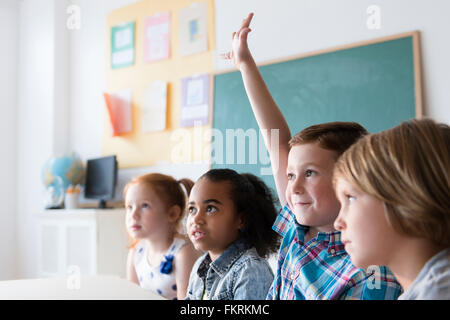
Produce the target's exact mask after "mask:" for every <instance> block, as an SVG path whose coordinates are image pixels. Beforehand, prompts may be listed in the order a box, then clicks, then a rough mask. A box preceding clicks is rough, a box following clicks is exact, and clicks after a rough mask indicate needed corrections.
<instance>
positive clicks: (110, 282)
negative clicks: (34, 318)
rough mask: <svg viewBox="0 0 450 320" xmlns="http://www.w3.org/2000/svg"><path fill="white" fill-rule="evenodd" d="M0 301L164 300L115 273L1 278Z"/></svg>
mask: <svg viewBox="0 0 450 320" xmlns="http://www.w3.org/2000/svg"><path fill="white" fill-rule="evenodd" d="M0 300H164V298H162V297H161V296H159V295H156V294H153V293H151V292H150V291H147V290H144V289H142V288H140V287H139V286H138V285H136V284H134V283H132V282H130V281H128V280H126V279H122V278H119V277H118V276H81V278H80V279H79V281H71V279H70V278H51V279H26V280H11V281H0Z"/></svg>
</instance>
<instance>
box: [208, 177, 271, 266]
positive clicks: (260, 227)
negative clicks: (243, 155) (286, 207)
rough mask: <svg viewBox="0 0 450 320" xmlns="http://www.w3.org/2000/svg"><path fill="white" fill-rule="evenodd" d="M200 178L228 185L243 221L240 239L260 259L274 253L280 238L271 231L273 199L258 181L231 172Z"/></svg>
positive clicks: (268, 190)
mask: <svg viewBox="0 0 450 320" xmlns="http://www.w3.org/2000/svg"><path fill="white" fill-rule="evenodd" d="M203 178H206V179H208V180H209V181H211V182H223V181H227V182H229V183H230V185H231V188H230V193H231V194H230V198H231V199H232V200H233V202H234V205H235V207H236V209H237V212H238V213H240V214H242V217H243V220H244V227H243V228H241V232H240V235H241V238H244V239H245V240H246V241H247V243H248V244H249V245H251V246H253V247H255V248H256V251H257V252H258V254H259V255H260V256H261V257H263V258H265V257H267V256H268V255H270V254H271V253H274V252H277V251H278V246H279V239H280V237H279V235H278V234H277V233H276V232H275V231H273V230H272V225H273V223H274V221H275V218H276V216H277V209H276V208H275V198H274V197H273V194H272V191H271V189H269V187H267V185H266V184H265V183H264V182H263V181H262V180H261V179H260V178H258V177H256V176H255V175H253V174H251V173H243V174H239V173H237V172H236V171H234V170H231V169H212V170H209V171H208V172H207V173H205V174H204V175H202V176H201V177H200V179H203Z"/></svg>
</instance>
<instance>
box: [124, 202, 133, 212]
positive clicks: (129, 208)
mask: <svg viewBox="0 0 450 320" xmlns="http://www.w3.org/2000/svg"><path fill="white" fill-rule="evenodd" d="M125 208H126V209H127V210H128V211H129V210H131V209H132V208H133V206H132V205H131V204H127V206H126V207H125Z"/></svg>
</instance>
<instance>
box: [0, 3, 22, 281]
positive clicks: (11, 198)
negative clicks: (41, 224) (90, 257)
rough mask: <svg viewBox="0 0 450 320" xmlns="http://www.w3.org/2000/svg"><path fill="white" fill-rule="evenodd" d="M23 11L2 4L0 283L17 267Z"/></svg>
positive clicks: (0, 61)
mask: <svg viewBox="0 0 450 320" xmlns="http://www.w3.org/2000/svg"><path fill="white" fill-rule="evenodd" d="M18 18H19V7H18V4H17V1H15V0H1V1H0V39H2V43H4V44H7V45H5V46H4V45H2V50H0V70H1V72H0V114H1V116H0V150H2V152H1V154H2V156H1V157H0V203H1V204H2V205H1V206H0V243H1V244H2V245H1V246H0V261H2V263H0V280H5V279H10V278H12V277H14V270H15V266H16V255H15V248H14V246H13V245H11V244H14V243H15V236H16V232H15V225H16V219H15V217H16V214H15V213H16V197H15V195H16V192H15V191H16V190H15V185H16V172H17V167H16V161H17V155H16V153H17V152H16V151H17V149H16V144H17V131H16V129H17V128H16V123H17V67H18V64H17V56H18V54H19V45H18V41H17V38H18V37H17V36H18V34H19V31H18V27H19V24H18Z"/></svg>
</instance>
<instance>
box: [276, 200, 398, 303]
mask: <svg viewBox="0 0 450 320" xmlns="http://www.w3.org/2000/svg"><path fill="white" fill-rule="evenodd" d="M272 228H273V229H274V230H275V231H276V232H278V233H279V234H280V235H281V236H282V237H283V240H282V243H281V247H280V251H279V254H278V265H277V271H276V274H275V278H274V281H273V283H272V286H271V288H270V290H269V293H268V295H267V299H269V300H278V299H281V300H293V299H295V300H305V299H306V300H318V299H364V300H396V299H397V297H398V296H399V295H400V294H401V293H402V289H401V286H400V284H399V283H398V282H397V281H396V279H395V277H394V275H393V274H392V273H391V272H390V271H389V269H388V268H386V267H384V266H371V267H369V268H368V270H367V272H366V271H364V270H363V269H359V268H357V267H355V266H354V265H353V264H352V262H351V260H350V256H349V255H348V254H347V252H346V251H345V249H344V244H343V243H342V242H341V233H340V232H339V231H334V232H319V233H318V234H317V236H316V237H315V238H313V239H311V241H309V242H308V243H304V239H305V234H306V233H307V232H308V230H309V228H308V227H306V226H302V225H300V224H299V223H298V222H297V221H296V219H295V216H294V214H293V213H292V212H291V210H290V209H289V207H288V205H286V206H285V207H284V208H283V209H282V210H280V213H279V214H278V216H277V219H276V220H275V223H274V225H273V227H272Z"/></svg>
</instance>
